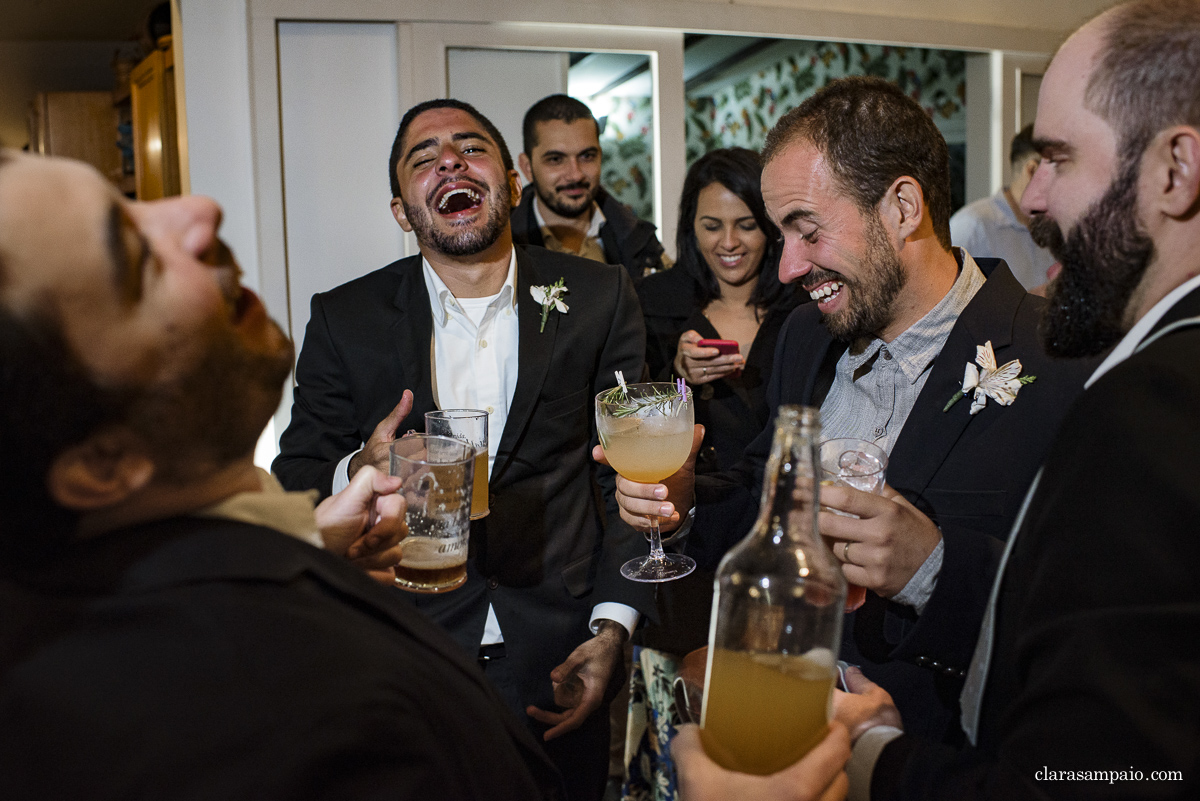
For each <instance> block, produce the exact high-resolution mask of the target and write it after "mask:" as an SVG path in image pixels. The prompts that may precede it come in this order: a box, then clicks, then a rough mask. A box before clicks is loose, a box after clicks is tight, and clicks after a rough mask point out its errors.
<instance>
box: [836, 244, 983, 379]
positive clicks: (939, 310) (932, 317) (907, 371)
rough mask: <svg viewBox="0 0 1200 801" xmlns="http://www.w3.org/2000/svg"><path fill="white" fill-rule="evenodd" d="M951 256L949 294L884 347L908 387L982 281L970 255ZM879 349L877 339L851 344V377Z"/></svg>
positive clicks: (938, 348)
mask: <svg viewBox="0 0 1200 801" xmlns="http://www.w3.org/2000/svg"><path fill="white" fill-rule="evenodd" d="M954 254H955V256H956V257H957V258H958V261H959V263H960V265H961V267H960V269H959V271H958V278H956V279H955V280H954V285H953V286H951V287H950V291H949V292H947V293H946V295H945V296H944V297H943V298H942V299H941V300H939V301H938V303H937V305H936V306H934V307H933V308H932V309H930V310H929V312H928V313H927V314H926V315H925V316H924V317H922V318H921V319H920V320H918V321H917V322H915V323H913V324H912V325H911V326H909V327H908V330H906V331H904V332H903V333H901V334H900V336H898V337H896V338H895V339H893V340H892V341H891V342H889V343H887V345H886V347H887V349H888V352H889V353H891V354H892V358H894V359H895V360H896V365H897V366H898V367H899V368H900V371H901V372H902V373H904V376H905V378H907V379H908V381H909V383H913V382H915V381H916V380H917V379H918V378H920V377H921V374H922V373H924V372H925V370H926V369H928V367H929V365H930V364H932V363H933V360H934V359H936V358H937V355H938V354H939V353H941V350H942V346H943V345H944V344H945V343H946V339H947V338H948V337H949V336H950V331H951V329H953V328H954V324H955V323H956V322H958V317H959V315H960V314H962V312H963V309H965V308H966V307H967V304H968V303H970V302H971V299H972V298H974V297H975V293H976V292H978V291H979V288H980V287H982V286H983V282H984V281H985V280H986V279H985V278H984V276H983V272H982V271H981V270H980V269H979V266H978V265H977V264H975V260H974V259H973V258H971V254H969V253H967V252H966V251H965V250H963V249H962V248H954ZM883 347H885V345H884V342H883V340H881V339H879V338H878V337H874V338H872V339H870V340H867V339H865V338H864V339H862V340H859V341H858V342H855V343H854V344H853V345H852V346H851V348H850V352H849V354H848V356H849V358H848V359H847V365H848V367H849V368H850V373H851V375H853V374H854V373H855V372H856V371H857V370H858V369H859V368H860V367H862V366H863V365H865V364H867V363H868V362H870V361H871V360H872V359H874V358H875V356H876V355H877V354H878V353H879V351H880V349H882V348H883Z"/></svg>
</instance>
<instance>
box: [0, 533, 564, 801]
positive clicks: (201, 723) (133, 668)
mask: <svg viewBox="0 0 1200 801" xmlns="http://www.w3.org/2000/svg"><path fill="white" fill-rule="evenodd" d="M0 608H2V609H3V610H4V611H3V613H2V614H0V798H5V799H14V801H15V800H16V799H25V800H28V799H47V801H58V800H59V799H65V798H77V799H82V798H87V799H162V798H176V799H196V800H197V801H200V800H201V799H246V800H247V801H251V800H253V801H258V800H259V799H274V798H278V799H283V798H287V799H330V801H333V799H338V801H341V800H342V799H367V798H371V799H375V798H378V799H397V798H414V799H415V798H431V797H441V798H479V799H483V798H489V799H490V798H558V797H561V779H560V778H559V777H558V775H557V772H556V771H555V769H554V768H553V766H552V765H551V764H550V763H549V761H548V759H547V758H546V756H545V755H544V753H542V750H541V748H540V746H539V745H538V744H537V742H535V741H534V740H533V738H532V737H531V736H530V734H529V732H528V730H527V729H526V728H525V727H524V726H523V725H521V724H520V723H519V722H518V721H517V719H516V718H515V717H514V716H513V715H512V714H510V713H509V711H508V710H507V709H505V708H504V704H503V702H502V701H501V700H500V698H499V696H498V695H497V694H496V693H495V691H494V690H493V689H492V688H491V686H490V685H489V683H488V682H487V680H486V679H485V678H484V676H483V673H482V672H480V670H479V668H478V666H477V665H475V664H474V660H472V659H469V658H467V657H465V656H464V655H463V654H462V652H461V651H460V650H459V648H458V647H457V646H456V645H455V644H454V643H453V642H452V641H451V640H450V638H449V637H447V636H446V635H445V633H444V632H442V631H440V630H439V629H438V628H437V627H436V626H434V625H433V624H431V623H430V622H429V621H427V620H426V619H425V618H424V617H423V616H422V615H420V614H418V613H417V612H416V611H415V610H413V609H412V608H411V607H410V606H409V605H407V604H404V603H402V602H400V600H399V598H398V597H397V594H396V593H393V592H391V591H388V590H386V589H385V588H382V587H380V586H378V585H376V584H375V583H374V582H372V581H371V580H369V579H367V578H366V577H365V576H364V575H363V574H362V573H361V572H360V571H358V570H356V569H354V568H353V567H351V566H350V565H348V564H347V563H346V562H345V561H344V560H341V559H338V558H337V557H334V556H331V555H330V554H327V553H325V552H323V551H320V550H318V549H316V548H313V547H312V546H310V545H307V544H305V543H303V542H301V541H299V540H297V539H295V538H292V537H288V536H285V535H283V534H280V533H278V532H276V531H272V530H270V529H266V528H262V527H259V526H253V525H248V524H244V523H237V522H231V521H223V520H204V519H199V518H178V519H175V520H168V521H163V522H159V523H154V524H149V525H146V526H141V527H138V528H133V529H127V530H124V531H118V532H114V533H111V534H106V535H103V536H100V537H97V538H94V539H90V540H86V541H82V542H79V543H76V544H75V545H73V546H71V547H70V549H69V550H68V551H67V552H66V553H65V554H59V555H58V557H57V558H56V559H55V560H54V562H53V564H50V565H48V566H45V567H41V568H28V569H25V570H22V571H19V572H17V571H5V572H4V573H2V574H0Z"/></svg>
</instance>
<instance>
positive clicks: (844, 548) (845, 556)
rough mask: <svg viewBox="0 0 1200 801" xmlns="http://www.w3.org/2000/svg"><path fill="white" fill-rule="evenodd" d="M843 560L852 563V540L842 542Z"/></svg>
mask: <svg viewBox="0 0 1200 801" xmlns="http://www.w3.org/2000/svg"><path fill="white" fill-rule="evenodd" d="M842 561H843V562H845V563H846V564H851V562H850V542H849V541H846V542H843V543H842Z"/></svg>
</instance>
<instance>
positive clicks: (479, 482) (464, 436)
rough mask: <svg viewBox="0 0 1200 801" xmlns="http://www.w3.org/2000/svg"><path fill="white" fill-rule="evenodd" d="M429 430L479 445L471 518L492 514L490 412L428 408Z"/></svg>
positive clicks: (476, 447) (442, 435) (476, 453)
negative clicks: (489, 492)
mask: <svg viewBox="0 0 1200 801" xmlns="http://www.w3.org/2000/svg"><path fill="white" fill-rule="evenodd" d="M425 431H426V432H427V433H429V434H437V435H438V436H440V437H454V438H455V439H459V440H462V441H463V442H465V443H467V444H468V445H473V446H475V487H474V489H473V490H472V491H471V519H472V520H478V519H480V518H481V517H487V514H488V413H487V412H485V411H483V410H482V409H439V410H438V411H434V412H425Z"/></svg>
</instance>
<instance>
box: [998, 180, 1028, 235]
mask: <svg viewBox="0 0 1200 801" xmlns="http://www.w3.org/2000/svg"><path fill="white" fill-rule="evenodd" d="M992 203H993V204H994V205H995V206H996V208H997V209H999V210H1000V215H1001V217H1003V223H1002V224H1003V225H1004V227H1005V228H1016V229H1018V230H1020V231H1028V230H1029V229H1028V228H1026V227H1025V225H1024V224H1023V223H1022V222H1021V221H1020V220H1018V219H1017V215H1016V213H1015V212H1014V211H1013V208H1012V206H1010V205H1008V198H1006V197H1005V196H1004V190H1003V189H1001V190H1000V191H999V192H997V193H996V194H994V195H992Z"/></svg>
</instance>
